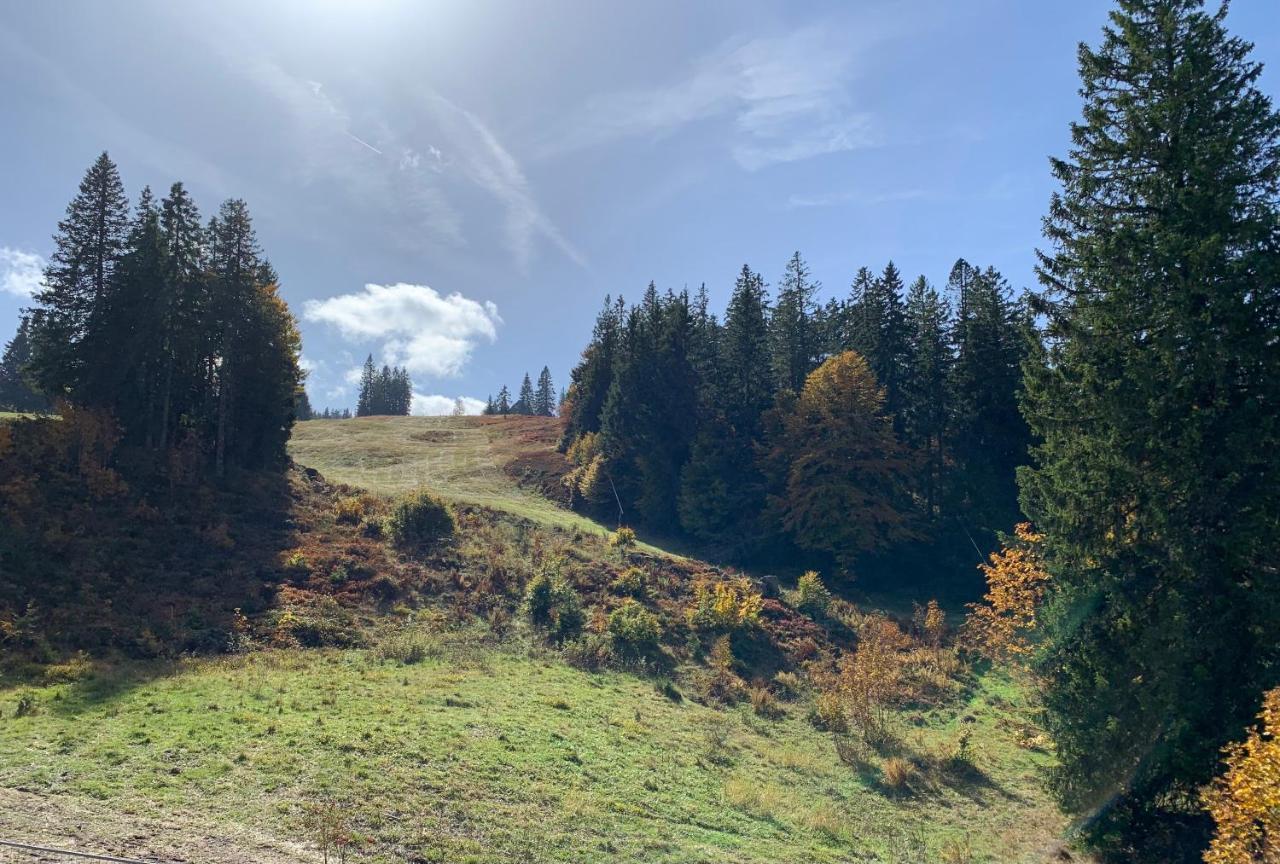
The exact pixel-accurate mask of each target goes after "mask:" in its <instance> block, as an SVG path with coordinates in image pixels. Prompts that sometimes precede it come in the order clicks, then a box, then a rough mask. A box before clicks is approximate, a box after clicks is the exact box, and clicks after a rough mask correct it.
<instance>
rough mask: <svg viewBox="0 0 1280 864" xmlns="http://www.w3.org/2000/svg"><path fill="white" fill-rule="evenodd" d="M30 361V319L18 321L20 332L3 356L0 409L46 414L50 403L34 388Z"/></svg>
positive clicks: (0, 372) (24, 316) (25, 316)
mask: <svg viewBox="0 0 1280 864" xmlns="http://www.w3.org/2000/svg"><path fill="white" fill-rule="evenodd" d="M30 362H31V319H30V317H29V316H27V315H23V316H22V318H20V319H19V320H18V332H17V333H15V334H14V336H13V338H12V339H10V340H9V343H8V344H7V345H5V348H4V354H3V355H0V409H3V410H6V411H46V410H48V408H49V403H48V401H47V400H46V399H45V398H44V396H42V395H40V394H39V393H37V392H36V391H35V389H34V388H33V387H32V386H31V381H30V375H29V372H28V371H27V367H28V364H29V363H30Z"/></svg>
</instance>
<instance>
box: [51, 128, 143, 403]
mask: <svg viewBox="0 0 1280 864" xmlns="http://www.w3.org/2000/svg"><path fill="white" fill-rule="evenodd" d="M128 208H129V201H128V199H127V198H126V197H125V193H124V184H123V183H122V182H121V180H120V172H119V171H118V170H117V169H116V165H115V163H114V162H112V161H111V157H109V156H108V155H107V154H106V152H103V153H102V155H101V156H99V157H98V159H97V161H95V162H94V163H93V165H92V166H91V167H90V168H89V170H88V172H86V173H85V176H84V179H83V180H81V181H80V189H79V192H78V193H77V194H76V197H75V198H73V199H72V200H71V203H70V204H68V205H67V214H66V216H65V218H63V220H62V221H61V222H59V223H58V233H57V234H55V235H54V238H53V240H54V244H55V245H56V247H57V248H56V249H55V251H54V253H53V256H52V258H51V259H50V261H49V266H48V268H46V270H45V274H44V290H42V291H41V292H40V293H39V294H38V295H37V298H36V299H37V300H38V302H39V304H40V305H39V307H38V308H37V309H36V310H35V311H34V313H33V318H32V323H33V327H34V331H33V334H32V336H33V357H32V372H33V374H34V377H35V380H36V381H37V382H38V384H39V386H40V388H41V389H42V390H43V391H44V392H46V393H48V394H49V395H51V396H64V395H71V396H79V395H81V393H80V390H81V385H82V383H83V376H84V374H85V370H86V367H88V366H89V365H90V362H91V358H89V357H87V356H85V354H86V350H85V345H84V340H85V336H86V334H87V333H88V332H89V330H90V328H91V327H92V326H93V325H94V323H95V318H96V317H97V316H98V315H99V314H101V311H102V306H103V304H104V303H105V301H106V300H107V297H108V294H109V293H110V291H111V289H112V287H113V280H114V278H115V274H116V268H117V267H118V266H119V264H120V259H121V258H122V257H124V253H125V248H126V243H127V241H128V234H129V211H128Z"/></svg>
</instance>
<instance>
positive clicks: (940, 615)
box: [911, 600, 947, 648]
mask: <svg viewBox="0 0 1280 864" xmlns="http://www.w3.org/2000/svg"><path fill="white" fill-rule="evenodd" d="M911 624H912V626H913V627H914V628H915V632H916V633H917V634H919V636H920V639H921V640H922V641H923V642H924V643H925V644H926V645H928V646H929V647H931V648H937V647H939V646H941V645H942V642H943V640H944V639H945V638H946V635H947V614H946V613H945V612H943V611H942V607H941V606H939V605H938V601H937V600H930V601H929V602H928V603H926V604H925V605H924V606H921V605H920V604H919V603H916V604H915V608H914V610H913V611H912V615H911Z"/></svg>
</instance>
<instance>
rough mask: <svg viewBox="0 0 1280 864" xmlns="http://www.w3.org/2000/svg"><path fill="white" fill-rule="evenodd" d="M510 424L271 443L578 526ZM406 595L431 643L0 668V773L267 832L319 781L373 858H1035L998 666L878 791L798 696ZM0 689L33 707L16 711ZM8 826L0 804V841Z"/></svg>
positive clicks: (345, 426)
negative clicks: (61, 674)
mask: <svg viewBox="0 0 1280 864" xmlns="http://www.w3.org/2000/svg"><path fill="white" fill-rule="evenodd" d="M515 422H519V421H515ZM511 428H513V427H506V428H505V431H504V430H503V428H501V427H500V428H499V429H498V431H495V430H494V428H493V427H487V426H486V425H484V424H483V423H481V422H479V421H476V420H473V419H454V418H450V419H429V418H409V419H395V420H392V419H385V418H371V419H362V420H352V421H333V422H328V423H325V422H315V421H313V422H311V423H306V424H301V425H300V427H299V430H298V434H297V435H296V437H295V442H294V444H293V445H292V452H293V454H294V456H295V458H296V459H297V460H298V461H300V462H302V463H303V464H306V465H311V466H314V467H317V468H319V469H320V470H321V471H323V472H324V473H325V474H326V475H328V476H329V477H330V479H332V480H337V481H343V482H349V483H353V484H359V485H364V486H368V487H372V488H374V489H376V490H378V491H385V492H394V491H398V490H403V489H406V488H411V487H412V486H413V485H415V484H418V483H426V484H427V485H429V486H431V487H432V488H434V489H437V490H438V491H440V492H442V493H443V494H445V495H447V496H448V497H451V498H453V499H455V500H460V501H465V500H469V501H480V502H483V503H486V504H489V505H490V506H495V507H498V508H501V509H505V510H508V511H510V512H513V513H516V514H518V515H522V516H526V517H528V518H531V519H534V520H536V521H541V522H543V523H544V524H548V525H551V526H556V527H567V528H571V529H574V530H581V529H582V527H583V525H584V523H585V527H587V528H591V527H592V526H593V524H594V523H590V522H589V520H582V519H581V518H580V517H578V516H576V515H574V514H571V513H568V512H567V511H565V510H562V509H560V508H558V507H556V506H555V505H553V504H551V503H550V502H547V501H544V500H542V499H539V498H538V497H537V496H536V495H534V494H533V493H531V492H528V491H525V490H522V489H520V488H517V487H516V486H515V485H514V483H513V481H511V480H510V479H509V478H508V477H507V476H506V475H505V474H504V473H503V471H502V470H501V468H500V467H499V464H498V459H500V458H503V457H502V456H499V457H498V458H495V457H494V455H493V454H494V453H495V452H498V453H502V454H505V452H506V448H507V447H508V445H509V441H508V440H507V438H506V437H504V436H509V434H510V430H511ZM415 436H419V437H416V438H415ZM593 530H595V531H599V530H601V529H599V528H594V529H593ZM417 614H418V616H419V617H418V618H417V619H415V620H414V621H413V622H412V623H410V624H408V625H407V626H408V627H410V628H411V629H412V630H413V631H414V632H415V633H418V634H420V636H421V638H424V639H428V640H432V642H433V644H434V645H436V646H437V647H436V648H434V649H433V650H432V651H430V652H429V654H430V656H429V657H428V659H426V660H425V661H424V662H421V663H417V664H413V665H408V666H403V665H399V664H397V663H395V662H394V661H387V660H381V659H379V658H378V654H377V652H376V651H371V650H368V649H349V650H323V651H320V650H309V651H296V650H295V651H279V650H277V651H264V652H259V653H254V654H250V655H247V656H241V657H232V658H222V659H216V660H192V661H187V662H184V663H182V664H180V665H178V666H176V667H173V668H154V667H149V666H145V665H124V666H120V667H116V668H115V669H113V670H107V671H104V672H103V673H101V674H99V675H98V676H96V677H94V678H92V679H89V680H87V681H84V682H81V683H61V684H45V685H40V686H34V685H13V684H10V685H5V686H0V714H2V715H3V719H2V720H0V787H8V788H21V789H25V790H29V791H33V792H38V793H47V792H48V793H65V795H68V796H73V799H74V800H76V801H83V800H93V801H95V802H96V803H95V807H97V808H100V809H101V810H103V811H105V812H108V813H119V812H124V813H139V814H143V815H151V816H160V817H162V818H169V819H174V820H176V821H178V822H179V824H180V823H181V819H182V816H181V814H182V813H183V812H184V811H185V810H187V809H189V808H190V807H191V805H192V804H193V802H196V801H198V802H199V803H200V810H201V812H202V814H203V818H208V819H213V820H216V821H218V822H220V823H222V824H225V825H228V826H231V827H234V828H236V829H237V831H239V830H243V829H246V828H247V829H252V830H256V831H258V832H259V833H261V834H266V835H275V836H277V837H280V838H283V839H286V840H287V839H302V840H307V839H308V838H310V837H311V836H312V834H311V832H310V831H309V829H307V828H306V827H305V825H304V819H303V812H304V809H305V807H306V806H307V804H308V802H314V801H317V800H323V799H330V798H334V799H339V800H342V801H347V802H350V813H351V818H352V822H353V828H354V829H355V830H356V831H358V832H359V833H361V834H362V835H364V836H367V837H368V838H370V841H371V842H370V845H369V846H368V847H367V848H366V849H365V850H364V852H363V853H362V855H361V856H360V857H359V858H358V859H357V860H367V861H378V862H393V861H404V860H418V861H451V862H452V861H477V862H479V861H495V862H496V861H508V860H525V861H555V860H563V861H583V860H621V861H635V862H640V861H646V862H647V861H673V862H674V861H744V862H746V861H753V862H756V861H758V862H774V861H777V862H783V861H786V862H792V861H832V862H835V861H850V860H863V861H875V860H880V861H904V862H905V861H912V862H919V861H933V860H944V859H942V858H941V857H940V856H941V854H942V850H943V849H944V847H945V845H946V844H947V843H949V842H954V841H956V840H958V839H961V838H963V839H965V840H966V841H968V842H971V843H972V846H973V849H974V853H975V854H974V856H973V858H971V859H965V858H953V859H950V860H954V861H965V860H985V861H1001V862H1019V861H1027V862H1039V861H1045V860H1049V857H1050V855H1051V853H1052V852H1053V851H1054V850H1055V849H1056V848H1057V844H1056V839H1055V838H1057V837H1058V836H1060V834H1061V831H1062V829H1063V827H1064V824H1063V820H1062V817H1061V816H1060V815H1059V814H1058V813H1057V812H1056V810H1055V809H1054V807H1053V806H1052V804H1051V802H1050V801H1049V798H1048V796H1047V794H1046V793H1045V791H1044V789H1043V787H1042V784H1041V782H1040V779H1039V774H1040V769H1041V768H1042V767H1043V766H1044V764H1045V763H1046V762H1047V761H1048V758H1049V757H1047V756H1046V755H1044V754H1042V753H1039V752H1037V751H1034V750H1028V749H1023V748H1020V747H1018V746H1017V744H1016V743H1015V742H1016V738H1017V737H1018V730H1019V729H1023V728H1025V727H1026V725H1027V715H1028V711H1027V708H1026V706H1025V704H1023V701H1022V696H1021V692H1020V690H1019V688H1018V687H1016V686H1014V685H1013V684H1012V683H1011V682H1010V681H1009V680H1008V679H1007V678H1006V677H1004V676H1003V675H1001V674H999V673H988V674H986V675H983V676H981V677H979V678H977V679H976V680H975V681H974V683H973V685H972V687H971V688H970V690H969V691H968V692H967V694H966V695H965V696H963V697H962V699H961V700H960V701H959V702H958V703H954V704H949V705H946V706H945V707H942V708H937V709H933V710H927V711H920V712H912V713H910V714H904V716H903V717H902V718H901V729H902V737H903V739H904V746H905V748H906V749H907V750H908V751H910V752H915V753H922V752H925V751H930V750H932V751H944V750H946V748H947V747H949V746H951V745H952V744H953V743H954V741H955V740H956V737H957V735H958V731H959V729H960V728H962V726H966V727H968V728H971V729H972V731H973V742H974V749H975V752H976V757H975V761H976V763H977V766H978V767H979V769H981V772H982V777H981V778H980V779H976V780H970V781H966V782H950V781H946V780H936V781H934V782H930V783H925V782H923V781H922V782H920V783H918V784H917V788H916V790H915V792H914V793H913V794H893V793H891V792H889V791H887V790H885V789H883V788H881V786H880V785H879V779H878V772H876V771H875V770H874V769H873V770H870V771H868V772H867V773H865V774H862V775H860V774H858V773H857V772H855V771H853V770H852V769H850V768H848V767H847V766H845V765H843V764H842V763H840V762H839V760H838V759H837V758H836V756H835V753H834V749H833V746H832V742H831V739H830V737H829V736H827V735H824V734H821V733H819V732H817V731H815V730H814V729H813V728H812V727H811V726H810V725H809V724H808V723H807V722H805V720H804V717H803V715H804V710H805V709H804V707H803V706H801V705H796V704H793V705H790V706H788V716H787V717H786V718H784V719H782V720H777V721H767V720H763V719H760V718H758V717H756V716H755V715H754V714H752V713H751V710H750V708H749V707H748V706H740V707H737V708H731V709H726V710H717V709H713V708H708V707H704V706H701V705H698V704H695V703H693V702H692V701H691V700H688V699H686V700H685V701H683V702H681V703H675V702H672V701H670V700H668V699H666V698H665V697H662V696H660V695H658V693H657V692H656V690H655V687H654V685H653V683H652V682H651V681H649V680H646V679H644V678H641V677H637V676H633V675H627V674H621V673H613V672H609V673H600V674H588V673H585V672H581V671H578V670H575V669H572V668H570V667H567V666H565V665H564V664H563V663H561V662H560V661H559V660H558V659H557V658H555V657H554V656H548V655H545V654H544V653H543V652H542V651H541V649H529V648H528V647H527V646H526V645H525V643H523V642H522V641H520V640H519V639H517V640H515V641H512V642H509V643H507V644H505V645H494V644H487V643H486V644H482V643H480V642H478V641H477V640H476V639H475V638H473V637H471V636H466V635H465V634H463V635H458V634H455V635H453V636H448V637H445V636H441V635H440V632H441V625H440V622H439V620H438V619H435V618H434V617H433V616H432V614H431V613H429V612H419V613H417ZM24 695H27V696H32V697H34V699H35V704H36V705H37V709H36V712H35V713H34V714H33V715H31V716H23V717H17V716H15V715H16V713H17V711H16V706H17V703H18V700H19V699H20V698H22V696H24ZM721 740H723V741H724V743H723V744H720V743H717V742H719V741H721ZM11 824H12V823H8V822H6V817H5V816H4V814H0V836H4V834H5V829H6V828H9V827H10V825H11ZM229 833H236V832H235V831H230V829H229ZM28 836H30V835H28ZM43 839H46V840H56V839H57V834H56V833H55V834H51V835H49V836H45V837H44V838H43ZM922 850H927V851H922ZM120 851H126V850H120ZM134 851H135V852H139V851H142V850H141V849H138V848H136V847H135V849H134Z"/></svg>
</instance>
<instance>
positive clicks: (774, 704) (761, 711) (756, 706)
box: [747, 687, 786, 720]
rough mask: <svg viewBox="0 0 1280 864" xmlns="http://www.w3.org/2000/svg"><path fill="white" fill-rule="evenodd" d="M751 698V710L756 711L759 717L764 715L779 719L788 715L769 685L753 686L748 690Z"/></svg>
mask: <svg viewBox="0 0 1280 864" xmlns="http://www.w3.org/2000/svg"><path fill="white" fill-rule="evenodd" d="M747 695H748V697H749V698H750V700H751V710H752V711H754V712H755V713H756V716H757V717H763V718H765V719H766V720H779V719H781V718H783V717H785V716H786V712H785V711H783V710H782V706H781V705H779V704H778V700H777V699H776V698H775V697H774V695H773V694H772V693H770V692H769V688H767V687H752V688H751V690H750V691H749V692H748V694H747Z"/></svg>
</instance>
